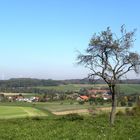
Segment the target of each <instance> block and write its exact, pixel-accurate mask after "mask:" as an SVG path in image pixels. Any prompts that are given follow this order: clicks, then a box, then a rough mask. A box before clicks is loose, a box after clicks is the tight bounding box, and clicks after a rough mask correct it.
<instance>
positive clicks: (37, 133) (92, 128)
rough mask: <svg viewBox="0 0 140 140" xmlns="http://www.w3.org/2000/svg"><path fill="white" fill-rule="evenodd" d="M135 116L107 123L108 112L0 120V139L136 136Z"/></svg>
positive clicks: (139, 121)
mask: <svg viewBox="0 0 140 140" xmlns="http://www.w3.org/2000/svg"><path fill="white" fill-rule="evenodd" d="M139 134H140V118H139V117H125V116H124V117H117V119H116V125H115V126H114V127H110V125H109V123H108V116H107V115H102V116H98V117H91V116H89V117H83V120H80V119H79V120H73V121H72V120H69V119H63V117H54V118H43V119H41V118H40V119H39V118H25V119H12V120H8V121H7V120H0V139H1V140H21V139H22V140H139V139H140V135H139Z"/></svg>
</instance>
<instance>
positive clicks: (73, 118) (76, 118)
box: [60, 113, 84, 121]
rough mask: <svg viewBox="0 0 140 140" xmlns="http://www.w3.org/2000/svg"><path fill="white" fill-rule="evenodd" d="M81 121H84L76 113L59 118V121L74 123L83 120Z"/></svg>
mask: <svg viewBox="0 0 140 140" xmlns="http://www.w3.org/2000/svg"><path fill="white" fill-rule="evenodd" d="M83 119H84V117H83V116H81V115H79V114H76V113H72V114H68V115H65V116H63V117H61V118H60V120H68V121H76V120H83Z"/></svg>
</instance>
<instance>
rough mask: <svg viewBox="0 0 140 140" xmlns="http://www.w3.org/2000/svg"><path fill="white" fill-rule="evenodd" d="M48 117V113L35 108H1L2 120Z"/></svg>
mask: <svg viewBox="0 0 140 140" xmlns="http://www.w3.org/2000/svg"><path fill="white" fill-rule="evenodd" d="M35 116H47V114H46V113H44V112H42V111H41V110H39V109H36V108H33V107H22V106H0V119H10V118H22V117H35Z"/></svg>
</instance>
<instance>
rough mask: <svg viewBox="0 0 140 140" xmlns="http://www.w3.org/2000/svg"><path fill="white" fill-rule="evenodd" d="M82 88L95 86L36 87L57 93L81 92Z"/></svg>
mask: <svg viewBox="0 0 140 140" xmlns="http://www.w3.org/2000/svg"><path fill="white" fill-rule="evenodd" d="M82 87H84V88H88V87H93V85H88V84H68V85H59V86H41V87H36V88H39V89H49V90H50V89H51V90H56V91H79V90H80V89H81V88H82Z"/></svg>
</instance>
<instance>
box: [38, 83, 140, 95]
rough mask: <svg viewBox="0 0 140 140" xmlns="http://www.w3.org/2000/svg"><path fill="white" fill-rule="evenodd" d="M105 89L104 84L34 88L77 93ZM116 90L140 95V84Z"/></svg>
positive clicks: (121, 85) (122, 85) (123, 85)
mask: <svg viewBox="0 0 140 140" xmlns="http://www.w3.org/2000/svg"><path fill="white" fill-rule="evenodd" d="M103 86H104V87H107V85H105V84H96V85H95V84H93V85H90V84H89V85H88V84H69V85H60V86H44V87H36V88H39V89H49V90H50V89H51V90H56V91H79V90H80V89H81V88H97V87H103ZM118 90H119V91H120V92H121V93H125V94H127V95H129V94H135V93H137V94H140V84H120V85H118Z"/></svg>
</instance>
